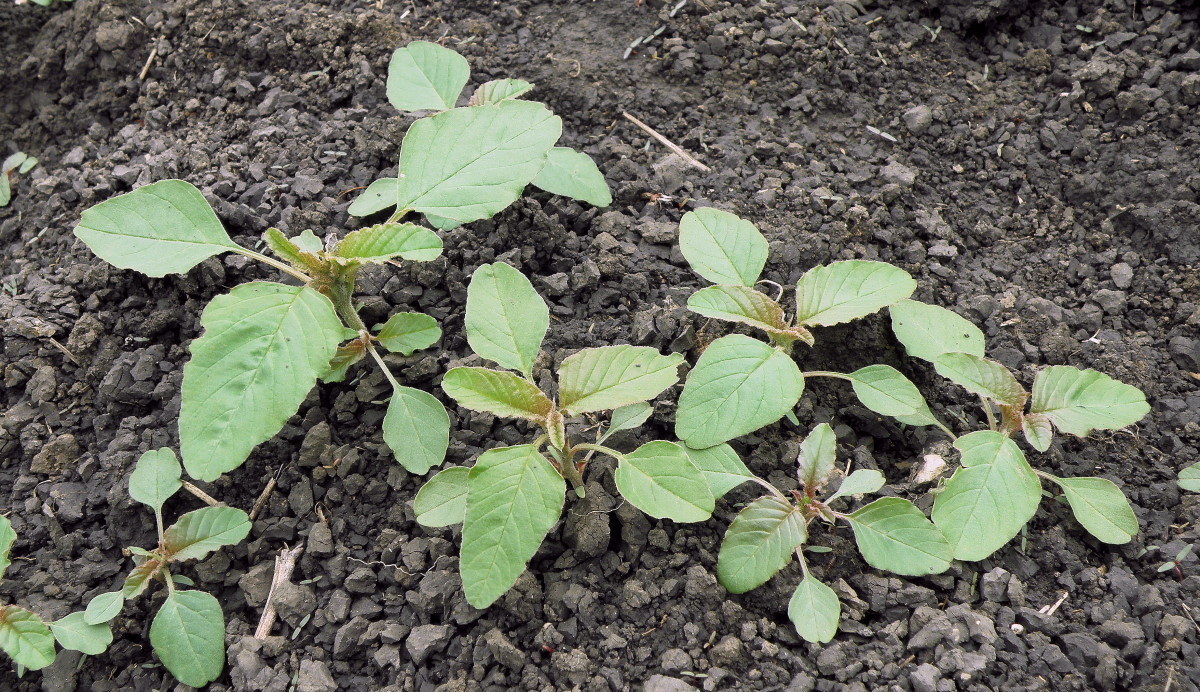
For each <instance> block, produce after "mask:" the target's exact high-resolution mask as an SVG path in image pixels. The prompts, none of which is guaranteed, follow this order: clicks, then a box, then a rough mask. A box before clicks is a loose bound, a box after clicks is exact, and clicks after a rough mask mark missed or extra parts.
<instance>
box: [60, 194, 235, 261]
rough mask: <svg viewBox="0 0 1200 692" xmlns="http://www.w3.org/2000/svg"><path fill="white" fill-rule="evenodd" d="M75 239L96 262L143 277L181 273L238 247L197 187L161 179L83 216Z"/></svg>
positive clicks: (111, 200) (105, 203)
mask: <svg viewBox="0 0 1200 692" xmlns="http://www.w3.org/2000/svg"><path fill="white" fill-rule="evenodd" d="M75 235H76V236H77V237H78V238H79V239H80V240H82V241H83V242H84V243H87V246H88V247H89V248H91V250H92V252H94V253H96V255H98V256H99V257H100V259H102V260H104V261H106V262H108V263H109V264H111V265H113V266H115V267H120V268H121V269H135V270H137V271H140V272H142V273H143V274H146V275H148V276H164V275H166V274H182V273H184V272H186V271H187V270H189V269H191V268H192V267H194V266H196V265H197V264H200V263H201V262H203V261H204V260H206V259H208V258H209V257H212V256H213V255H217V254H220V253H222V252H226V251H228V250H235V249H239V247H238V245H237V244H236V243H234V242H233V241H232V240H230V239H229V234H228V233H226V232H225V227H224V226H222V225H221V221H220V219H218V218H217V215H216V214H215V213H214V212H213V210H212V207H210V206H208V202H207V201H206V200H205V199H204V195H202V194H200V190H198V189H196V186H194V185H192V184H191V183H188V182H185V181H183V180H163V181H160V182H157V183H153V184H151V185H146V186H144V187H139V188H138V189H136V190H134V191H133V192H129V193H126V194H124V195H120V196H118V197H113V198H112V199H110V200H108V201H105V202H101V203H100V204H97V205H96V206H94V207H92V208H90V209H88V210H87V211H85V212H83V218H82V219H81V220H80V222H79V225H78V226H76V227H75Z"/></svg>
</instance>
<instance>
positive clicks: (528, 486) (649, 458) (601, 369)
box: [414, 263, 714, 608]
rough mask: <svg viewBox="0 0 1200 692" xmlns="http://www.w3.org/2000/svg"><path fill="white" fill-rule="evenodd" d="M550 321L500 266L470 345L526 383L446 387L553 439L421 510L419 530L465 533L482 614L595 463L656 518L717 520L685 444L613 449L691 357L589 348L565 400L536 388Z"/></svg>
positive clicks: (485, 271) (489, 272)
mask: <svg viewBox="0 0 1200 692" xmlns="http://www.w3.org/2000/svg"><path fill="white" fill-rule="evenodd" d="M549 321H550V313H549V310H548V309H547V307H546V303H545V302H544V301H543V300H542V298H541V297H540V296H539V295H538V294H537V292H536V291H535V290H534V288H533V285H532V284H530V283H529V279H527V278H525V276H524V275H523V274H521V273H520V272H519V271H517V270H516V269H514V268H512V267H510V266H509V265H507V264H503V263H496V264H488V265H483V266H481V267H480V268H479V269H477V270H476V271H475V273H474V274H473V275H472V277H471V283H470V285H469V286H468V287H467V314H466V327H467V341H468V343H469V344H470V346H471V348H472V350H474V351H475V353H476V354H478V355H479V356H481V357H483V358H485V359H487V360H490V361H493V362H495V363H496V364H497V365H500V366H502V367H504V368H509V369H511V370H515V371H516V373H514V372H510V371H507V370H492V369H488V368H478V367H460V368H454V369H452V370H451V371H450V372H448V373H446V377H445V379H444V380H443V382H442V388H443V389H444V390H445V391H446V393H447V394H449V395H450V396H451V397H453V398H454V399H455V401H457V402H458V403H459V404H460V405H461V406H463V407H465V408H468V409H471V410H473V411H483V412H487V413H491V414H493V415H496V416H501V417H504V418H517V419H521V420H525V421H528V422H530V423H532V424H534V425H536V426H538V427H539V428H541V429H542V430H543V434H541V435H540V436H539V437H537V439H535V440H534V441H533V442H532V443H531V444H523V445H517V446H513V447H498V448H495V449H491V450H488V451H486V452H484V453H483V454H481V455H480V456H479V459H478V460H477V461H476V462H475V466H474V467H473V468H471V469H467V468H464V467H457V468H449V469H445V470H443V471H442V472H441V473H439V474H438V475H436V476H434V477H433V478H432V479H431V480H430V481H429V482H428V483H427V484H426V485H425V486H424V487H423V488H422V489H421V491H420V492H419V493H417V497H416V499H415V501H414V509H415V511H416V514H417V521H418V522H420V523H421V524H423V525H425V526H430V527H439V526H448V525H451V524H457V523H462V524H463V530H462V550H461V553H462V556H461V559H460V563H459V564H460V570H461V572H462V581H463V589H464V591H465V592H466V597H467V601H469V602H470V603H471V604H472V605H474V606H475V607H477V608H485V607H487V606H489V605H491V604H492V603H493V602H495V600H496V599H497V598H499V597H500V596H501V595H503V594H504V592H506V591H508V589H509V588H510V587H511V586H512V585H513V583H514V582H515V581H516V580H517V578H518V577H519V576H520V575H521V572H523V571H524V569H525V565H526V563H527V562H529V560H530V558H532V557H533V555H534V553H536V552H537V549H538V547H539V546H540V545H541V544H542V541H543V540H544V539H545V537H546V534H547V533H549V531H550V529H551V528H553V527H554V524H555V523H556V522H558V520H559V517H560V516H561V515H562V510H563V502H564V500H565V496H566V484H567V483H568V482H569V483H570V485H571V487H572V488H573V489H574V491H575V494H576V495H577V496H579V497H583V496H584V481H583V475H584V473H585V472H586V471H587V468H588V463H589V461H590V459H591V457H592V455H593V453H597V452H598V453H600V454H604V455H606V456H609V457H612V458H613V459H615V460H616V461H617V469H616V472H615V473H614V481H615V482H616V486H617V490H619V491H620V493H621V494H622V496H624V498H625V499H626V500H627V501H628V502H629V503H630V504H631V505H633V506H635V507H637V508H638V509H640V510H642V511H643V512H646V513H647V514H649V515H651V516H653V517H657V518H668V519H672V520H674V521H679V522H694V521H703V520H704V519H707V518H708V517H709V515H711V513H712V510H713V503H714V499H713V493H712V491H711V490H710V489H709V483H708V481H707V480H706V478H705V474H704V473H703V472H702V470H701V469H700V468H697V466H696V465H695V464H694V463H693V461H692V460H691V459H689V457H688V454H687V453H686V452H685V451H684V449H683V448H682V447H680V446H679V445H677V444H674V443H672V442H666V441H662V440H655V441H653V442H647V443H646V444H644V445H642V446H641V447H638V448H637V449H635V450H634V451H632V452H629V453H623V452H619V451H617V450H614V449H612V448H611V447H606V446H604V444H603V443H604V442H606V441H607V439H608V437H609V436H611V435H612V434H613V433H615V432H617V431H620V430H630V429H633V428H636V427H639V426H640V425H641V424H642V423H643V422H645V421H646V419H647V418H649V416H650V414H651V411H652V409H651V406H650V405H649V404H648V403H646V402H647V401H648V400H650V399H653V398H654V397H656V396H658V395H659V394H660V393H661V392H662V391H663V390H665V389H667V388H669V387H671V386H672V385H674V384H675V383H676V382H678V381H679V374H678V368H679V365H680V364H681V363H682V362H683V357H682V356H680V355H678V354H672V355H669V356H664V355H662V354H660V353H659V352H658V351H657V350H655V349H652V348H649V347H646V346H604V347H600V348H587V349H583V350H582V351H579V352H577V353H575V354H573V355H571V356H568V357H567V358H565V359H564V360H563V361H562V364H561V365H560V366H559V368H558V372H557V375H558V378H557V379H558V399H557V402H556V401H555V400H554V399H552V398H551V397H550V396H548V395H547V394H546V393H544V392H542V390H541V389H540V388H539V387H538V386H537V385H536V384H534V382H533V369H534V362H535V361H536V360H537V357H538V353H539V351H540V349H541V344H542V340H543V338H544V337H545V335H546V331H547V329H548V327H549ZM517 373H519V374H517ZM602 411H612V416H611V418H610V422H609V426H608V430H607V431H606V432H605V433H604V434H603V435H601V436H600V437H599V438H598V439H597V441H596V442H595V443H585V442H576V441H575V439H574V438H575V437H576V436H575V435H574V434H572V432H573V431H572V430H571V429H570V428H571V427H573V426H574V423H575V420H576V419H577V418H578V417H579V416H581V415H583V414H585V413H596V412H602Z"/></svg>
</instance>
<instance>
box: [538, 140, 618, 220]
mask: <svg viewBox="0 0 1200 692" xmlns="http://www.w3.org/2000/svg"><path fill="white" fill-rule="evenodd" d="M533 184H534V185H536V186H538V187H540V188H541V189H543V190H545V191H546V192H550V193H553V194H556V195H563V196H565V197H570V198H572V199H579V200H583V201H584V202H587V203H588V204H590V205H592V206H593V207H607V206H608V205H610V204H612V193H611V192H609V189H608V182H607V181H605V180H604V174H603V173H601V172H600V169H599V168H597V167H596V162H595V161H593V160H592V157H590V156H588V155H587V154H585V153H583V152H582V151H575V150H574V149H570V148H568V147H554V148H553V149H551V150H550V151H549V153H547V154H546V166H545V167H544V168H542V170H541V171H540V172H539V173H538V174H537V177H535V178H534V179H533Z"/></svg>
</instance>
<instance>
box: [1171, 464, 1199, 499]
mask: <svg viewBox="0 0 1200 692" xmlns="http://www.w3.org/2000/svg"><path fill="white" fill-rule="evenodd" d="M1176 482H1177V483H1179V487H1181V488H1183V489H1184V490H1190V491H1192V492H1194V493H1200V464H1192V465H1191V466H1189V467H1187V468H1185V469H1184V470H1182V471H1180V472H1179V480H1178V481H1176Z"/></svg>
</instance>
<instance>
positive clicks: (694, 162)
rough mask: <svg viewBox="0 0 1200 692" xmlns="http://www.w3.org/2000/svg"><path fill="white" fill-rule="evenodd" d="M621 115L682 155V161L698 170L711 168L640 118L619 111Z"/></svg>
mask: <svg viewBox="0 0 1200 692" xmlns="http://www.w3.org/2000/svg"><path fill="white" fill-rule="evenodd" d="M621 115H623V116H625V119H626V120H628V121H629V122H631V123H633V124H634V125H637V126H638V127H640V128H642V129H643V130H645V131H646V134H648V135H650V136H651V137H653V138H655V139H657V140H658V141H659V142H661V143H662V145H663V146H664V147H666V148H668V149H670V150H671V151H673V152H675V153H676V154H679V156H680V157H682V158H683V160H684V161H687V162H688V163H690V164H692V165H693V166H695V167H696V168H699V169H700V170H702V171H705V172H707V171H709V170H712V169H710V168H709V167H708V166H705V165H704V164H702V163H700V162H699V161H697V160H696V158H695V157H694V156H692V155H691V154H689V153H687V152H686V151H684V150H683V149H681V148H680V147H679V145H678V144H676V143H674V142H672V141H671V140H669V139H667V138H666V137H663V136H662V135H660V134H658V132H656V131H655V130H654V128H652V127H650V126H649V125H647V124H646V123H644V122H642V121H641V120H638V119H637V118H635V117H633V116H632V115H630V114H628V113H626V112H624V111H622V112H621Z"/></svg>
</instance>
